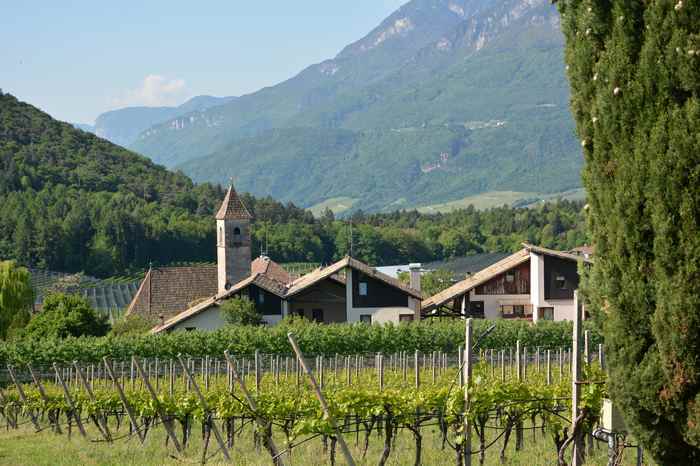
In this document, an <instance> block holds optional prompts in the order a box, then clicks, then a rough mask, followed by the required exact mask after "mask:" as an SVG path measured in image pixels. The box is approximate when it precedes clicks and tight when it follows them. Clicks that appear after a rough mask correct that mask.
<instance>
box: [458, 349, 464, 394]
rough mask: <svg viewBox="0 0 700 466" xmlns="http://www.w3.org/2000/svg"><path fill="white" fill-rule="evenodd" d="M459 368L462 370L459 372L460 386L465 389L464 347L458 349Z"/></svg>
mask: <svg viewBox="0 0 700 466" xmlns="http://www.w3.org/2000/svg"><path fill="white" fill-rule="evenodd" d="M457 367H458V368H459V369H461V370H458V371H457V378H458V379H459V386H460V387H464V363H463V362H462V345H459V346H458V347H457Z"/></svg>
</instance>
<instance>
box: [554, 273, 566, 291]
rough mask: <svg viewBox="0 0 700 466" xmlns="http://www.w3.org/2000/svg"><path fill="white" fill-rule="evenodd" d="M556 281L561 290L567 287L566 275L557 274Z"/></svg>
mask: <svg viewBox="0 0 700 466" xmlns="http://www.w3.org/2000/svg"><path fill="white" fill-rule="evenodd" d="M556 283H557V288H559V289H560V290H565V289H566V277H564V275H557V278H556Z"/></svg>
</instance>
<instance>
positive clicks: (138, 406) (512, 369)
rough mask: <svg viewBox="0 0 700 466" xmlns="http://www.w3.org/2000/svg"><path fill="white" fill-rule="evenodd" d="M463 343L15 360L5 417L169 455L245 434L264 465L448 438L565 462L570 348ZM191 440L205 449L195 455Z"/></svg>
mask: <svg viewBox="0 0 700 466" xmlns="http://www.w3.org/2000/svg"><path fill="white" fill-rule="evenodd" d="M290 341H291V338H290ZM586 341H587V343H586V345H585V347H586V351H585V354H584V357H583V360H584V365H583V371H582V376H583V379H585V380H588V381H591V383H588V384H586V385H584V388H583V389H582V390H581V396H580V399H579V400H578V407H579V412H580V413H581V415H580V419H579V422H578V423H577V425H578V426H579V428H580V432H589V433H590V432H591V430H592V428H593V426H594V425H595V424H596V423H597V422H598V415H599V413H600V406H601V403H602V399H603V396H604V392H605V390H604V384H603V383H602V381H603V380H604V373H603V371H602V368H601V365H602V364H603V354H602V346H600V347H596V346H594V345H593V344H592V343H591V342H590V341H589V340H588V339H587V340H586ZM478 344H479V341H477V343H476V345H478ZM476 345H475V344H472V345H470V347H472V348H474V347H475V346H476ZM589 347H590V348H591V349H593V348H598V350H597V352H595V353H594V352H593V351H591V352H590V353H589V351H588V348H589ZM462 348H463V347H459V348H458V351H457V352H456V353H446V352H439V351H433V352H430V353H425V352H419V351H417V350H414V351H410V352H409V351H397V352H394V353H391V354H382V353H378V354H367V353H363V354H345V355H341V354H333V355H330V356H329V355H318V356H312V357H304V356H303V355H302V354H301V352H299V353H298V355H299V356H300V357H298V358H297V357H290V356H286V355H281V354H261V353H259V352H254V353H253V354H252V355H235V356H234V355H230V354H229V353H228V352H226V353H224V354H221V355H220V356H219V357H209V356H205V357H201V358H194V357H184V356H176V357H173V358H168V359H159V358H138V357H132V358H130V359H122V360H109V359H107V358H104V359H103V361H102V362H101V363H96V364H80V363H74V364H58V363H54V364H48V365H43V366H36V367H34V366H32V365H31V364H28V365H24V366H23V367H21V368H20V367H19V366H17V367H13V366H8V368H7V371H5V372H4V373H3V374H2V377H4V378H5V380H4V382H3V383H4V388H3V390H2V392H1V394H2V396H1V397H0V408H1V409H0V414H1V415H2V418H3V420H4V421H5V423H6V424H7V428H8V429H10V430H11V429H18V428H20V426H23V425H24V426H25V428H26V426H31V427H33V428H34V429H35V430H36V431H40V430H44V429H51V430H52V431H53V432H55V433H64V434H68V436H71V435H81V436H84V437H91V436H95V435H96V436H97V437H98V438H96V439H94V438H93V439H92V440H93V441H100V442H104V443H108V444H113V443H117V442H133V443H135V442H140V443H141V444H144V443H148V442H154V441H163V440H164V448H165V449H166V451H168V452H169V453H168V454H169V455H171V456H174V457H183V458H184V457H186V455H188V454H189V455H190V456H191V455H195V456H196V458H197V459H198V461H199V462H202V463H204V462H206V461H215V460H230V461H233V462H237V461H236V451H237V450H236V449H237V447H238V446H240V445H241V444H243V445H246V447H245V448H246V449H248V450H250V449H255V451H259V452H260V454H259V458H258V462H259V463H256V464H266V463H267V464H270V463H275V464H291V463H294V460H295V455H296V453H295V452H296V451H297V450H298V449H301V448H308V446H309V445H310V444H311V443H313V442H317V444H318V445H319V448H318V455H323V457H318V458H317V460H318V462H317V463H316V464H336V462H341V463H342V462H344V460H343V459H342V457H341V452H343V453H345V452H347V454H348V455H350V457H351V458H352V459H351V460H350V461H355V462H357V464H360V463H361V464H379V465H384V464H397V463H391V458H392V456H395V455H397V454H402V455H406V454H407V453H406V451H402V452H398V451H397V447H396V444H397V440H398V439H399V438H401V439H402V440H401V442H402V443H401V445H403V447H402V449H403V450H406V448H407V447H408V446H409V445H410V446H412V448H411V450H412V453H411V455H410V456H411V462H412V463H413V464H416V465H418V464H428V463H427V461H428V460H431V458H427V457H425V454H424V453H423V451H424V448H425V447H424V444H427V443H428V442H432V443H437V444H438V445H439V450H438V451H440V452H441V453H440V454H441V455H442V457H443V458H444V460H441V461H443V464H444V461H450V462H453V463H454V464H458V465H463V464H465V461H466V459H467V457H469V460H471V459H472V458H474V459H473V461H478V462H479V464H485V462H486V460H487V458H488V457H492V459H498V461H500V462H501V463H505V462H506V461H507V460H508V458H507V456H508V455H509V454H514V453H513V452H515V454H517V452H518V451H520V450H522V449H523V448H524V444H525V443H526V442H537V443H538V444H543V445H548V447H547V448H546V449H545V451H547V452H548V455H547V456H548V457H549V460H547V461H546V462H547V463H548V464H554V463H556V462H557V458H558V455H559V452H560V450H562V451H563V450H565V449H566V448H567V447H568V446H569V445H570V444H571V442H572V440H573V436H572V435H571V432H570V430H569V429H570V427H571V424H572V423H571V419H570V418H571V412H572V397H571V393H572V391H571V390H572V388H571V387H572V381H571V369H572V367H571V365H572V354H571V351H570V350H565V349H561V348H559V349H554V350H552V349H548V350H542V349H539V348H536V349H529V350H528V348H526V347H524V346H521V345H520V343H519V342H517V343H516V346H515V347H514V348H509V349H508V350H505V349H500V350H494V349H483V350H478V351H474V354H472V356H471V357H469V358H468V357H466V356H465V352H464V351H463V350H462ZM297 349H298V348H297ZM470 353H471V352H470ZM465 367H469V369H468V370H466V369H465ZM465 383H466V384H467V386H468V387H469V389H468V390H467V393H468V395H467V396H465V389H464V385H465ZM316 389H318V393H317V390H316ZM466 399H468V402H466V401H465V400H466ZM324 408H327V412H324ZM465 426H469V428H468V430H465ZM163 428H164V430H165V432H166V435H165V437H163V435H162V432H163ZM194 432H197V435H195V434H194ZM465 432H469V433H470V435H468V436H467V435H465ZM154 436H155V439H154V438H153V437H154ZM195 437H197V438H195ZM432 437H437V438H433V439H432V440H430V439H431V438H432ZM588 437H590V436H588ZM156 439H157V440H156ZM248 439H250V440H248ZM195 440H196V441H195ZM589 441H590V442H589V443H590V445H589V446H590V448H591V451H592V448H593V446H594V445H595V443H594V442H593V441H592V440H591V439H590V438H589ZM377 442H379V448H378V449H377V448H376V447H375V445H374V444H376V443H377ZM193 445H197V448H198V450H199V451H197V452H195V453H193V452H191V451H189V452H188V449H190V450H191V449H192V448H194V447H193ZM344 445H345V449H343V446H344ZM370 446H372V447H371V448H370ZM449 452H451V453H449ZM372 454H374V455H375V456H376V455H377V454H378V457H371V455H372ZM265 456H267V459H265ZM404 458H405V456H404ZM346 459H347V458H346ZM350 461H345V462H346V463H349V462H350ZM430 464H432V463H430ZM436 464H439V463H436Z"/></svg>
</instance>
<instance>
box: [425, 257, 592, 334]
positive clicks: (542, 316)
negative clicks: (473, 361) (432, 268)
mask: <svg viewBox="0 0 700 466" xmlns="http://www.w3.org/2000/svg"><path fill="white" fill-rule="evenodd" d="M590 262H591V259H590V258H589V256H582V255H577V254H572V253H567V252H561V251H555V250H552V249H547V248H542V247H538V246H533V245H531V244H523V249H521V250H520V251H518V252H515V253H513V254H511V255H510V256H508V257H505V258H503V259H501V260H500V261H498V262H496V263H495V264H493V265H490V266H488V267H486V268H484V269H483V270H480V271H479V272H477V273H475V274H473V275H470V276H469V277H467V278H466V279H464V280H462V281H460V282H458V283H456V284H454V285H453V286H451V287H449V288H447V289H446V290H444V291H442V292H440V293H437V294H436V295H434V296H431V297H430V298H427V299H425V300H424V301H423V303H422V305H421V308H422V314H423V316H431V315H434V316H440V315H456V316H467V317H476V318H485V319H501V318H503V319H509V318H521V319H522V318H525V319H531V320H533V321H534V322H537V321H538V320H573V317H574V290H576V289H577V288H578V284H579V274H578V265H579V263H584V264H589V263H590Z"/></svg>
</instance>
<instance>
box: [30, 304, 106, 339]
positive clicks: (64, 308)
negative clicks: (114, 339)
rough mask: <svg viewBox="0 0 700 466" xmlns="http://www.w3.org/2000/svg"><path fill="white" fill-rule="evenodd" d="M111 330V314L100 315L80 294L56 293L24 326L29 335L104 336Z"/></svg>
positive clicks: (35, 336) (62, 336) (42, 336)
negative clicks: (109, 319)
mask: <svg viewBox="0 0 700 466" xmlns="http://www.w3.org/2000/svg"><path fill="white" fill-rule="evenodd" d="M108 331H109V323H108V322H107V316H104V315H99V314H97V313H96V312H95V310H94V309H93V308H92V307H90V303H88V301H87V299H85V298H84V297H82V296H80V295H75V294H63V293H56V294H52V295H49V296H47V297H46V298H45V299H44V306H43V308H42V310H41V312H39V313H38V314H37V315H35V316H34V317H33V318H32V319H31V320H30V321H29V323H28V324H27V326H26V327H25V328H24V331H23V332H22V333H23V335H24V336H25V337H28V338H31V339H41V338H47V337H58V338H65V337H68V336H73V337H79V336H103V335H106V334H107V332H108Z"/></svg>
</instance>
